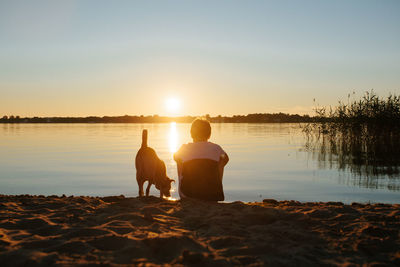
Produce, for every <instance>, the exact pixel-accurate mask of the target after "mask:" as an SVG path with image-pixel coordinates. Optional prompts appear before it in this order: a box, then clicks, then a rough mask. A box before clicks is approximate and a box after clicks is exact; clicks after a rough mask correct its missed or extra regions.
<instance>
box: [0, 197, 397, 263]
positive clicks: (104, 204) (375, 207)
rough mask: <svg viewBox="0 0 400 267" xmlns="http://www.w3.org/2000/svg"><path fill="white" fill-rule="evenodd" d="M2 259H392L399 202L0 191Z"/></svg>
mask: <svg viewBox="0 0 400 267" xmlns="http://www.w3.org/2000/svg"><path fill="white" fill-rule="evenodd" d="M0 207H1V208H0V262H2V263H3V264H5V265H6V266H8V265H17V266H20V265H42V266H48V265H72V264H94V265H97V264H106V265H130V264H177V265H198V266H217V265H218V266H231V265H254V266H262V265H274V266H275V265H278V266H281V265H284V266H294V265H308V266H320V265H332V266H337V265H347V266H360V265H367V266H369V265H375V264H378V265H379V264H383V265H388V266H391V265H392V266H396V265H399V264H400V204H382V203H376V204H362V203H353V204H350V205H348V204H343V203H341V202H304V203H303V202H298V201H277V200H273V199H264V201H263V202H248V203H244V202H240V201H235V202H229V203H228V202H222V203H209V202H202V201H195V200H184V201H179V200H178V201H168V200H162V199H159V198H156V197H143V198H138V197H136V198H132V197H129V198H126V197H124V196H109V197H86V196H69V197H67V196H65V197H63V196H61V197H60V196H32V195H17V196H14V195H0Z"/></svg>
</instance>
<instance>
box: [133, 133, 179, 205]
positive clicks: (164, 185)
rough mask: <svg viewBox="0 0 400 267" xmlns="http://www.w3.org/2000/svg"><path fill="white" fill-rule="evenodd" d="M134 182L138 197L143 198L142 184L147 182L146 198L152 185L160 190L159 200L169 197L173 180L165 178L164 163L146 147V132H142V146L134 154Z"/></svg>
mask: <svg viewBox="0 0 400 267" xmlns="http://www.w3.org/2000/svg"><path fill="white" fill-rule="evenodd" d="M135 166H136V180H137V183H138V186H139V196H141V197H142V196H143V184H144V182H145V181H148V184H147V188H146V196H149V192H150V187H151V185H152V184H154V185H155V186H156V188H157V189H158V190H160V198H162V197H163V195H164V196H166V197H170V196H171V194H170V192H169V191H170V190H171V183H172V182H174V181H175V180H173V179H170V178H169V177H168V176H167V170H166V168H165V163H164V161H162V160H161V159H159V158H158V156H157V153H156V152H155V151H154V149H152V148H150V147H148V146H147V130H143V132H142V146H141V148H140V149H139V151H138V152H137V154H136V159H135Z"/></svg>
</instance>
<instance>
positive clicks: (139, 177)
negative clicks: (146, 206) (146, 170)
mask: <svg viewBox="0 0 400 267" xmlns="http://www.w3.org/2000/svg"><path fill="white" fill-rule="evenodd" d="M136 181H137V183H138V187H139V197H142V196H143V184H144V179H143V178H142V177H141V175H140V174H139V173H136Z"/></svg>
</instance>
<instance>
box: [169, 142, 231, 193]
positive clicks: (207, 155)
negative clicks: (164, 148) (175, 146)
mask: <svg viewBox="0 0 400 267" xmlns="http://www.w3.org/2000/svg"><path fill="white" fill-rule="evenodd" d="M225 155H226V153H225V151H224V150H223V149H222V148H221V147H220V146H219V145H217V144H214V143H211V142H208V141H202V142H193V143H188V144H183V145H182V146H181V147H180V148H179V150H178V151H177V152H176V153H175V155H174V158H175V160H181V161H182V163H184V162H186V161H189V160H193V159H211V160H214V161H217V162H219V160H220V158H221V156H222V157H224V156H225ZM181 181H182V177H181V175H179V196H180V197H181V198H182V197H185V195H184V194H183V193H182V191H181Z"/></svg>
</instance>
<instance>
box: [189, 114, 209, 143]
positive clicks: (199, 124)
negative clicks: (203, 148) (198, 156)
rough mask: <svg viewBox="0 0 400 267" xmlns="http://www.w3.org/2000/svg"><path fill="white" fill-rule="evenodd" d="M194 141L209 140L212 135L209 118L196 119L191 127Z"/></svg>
mask: <svg viewBox="0 0 400 267" xmlns="http://www.w3.org/2000/svg"><path fill="white" fill-rule="evenodd" d="M190 135H191V136H192V138H193V141H195V142H196V141H207V140H208V139H209V138H210V136H211V125H210V122H209V121H208V120H204V119H195V120H194V121H193V122H192V127H191V128H190Z"/></svg>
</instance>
